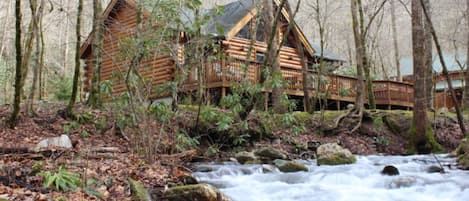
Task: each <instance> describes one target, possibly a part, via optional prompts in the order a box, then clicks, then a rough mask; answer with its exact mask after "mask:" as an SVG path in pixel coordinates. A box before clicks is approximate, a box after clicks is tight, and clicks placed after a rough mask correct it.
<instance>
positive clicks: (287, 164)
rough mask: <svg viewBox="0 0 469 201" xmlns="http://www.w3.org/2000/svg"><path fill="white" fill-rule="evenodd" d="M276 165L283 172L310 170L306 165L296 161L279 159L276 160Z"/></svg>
mask: <svg viewBox="0 0 469 201" xmlns="http://www.w3.org/2000/svg"><path fill="white" fill-rule="evenodd" d="M274 164H275V166H276V167H277V168H278V169H279V170H280V171H281V172H300V171H304V172H307V171H308V170H309V169H308V167H306V165H304V164H302V163H299V162H296V161H286V160H281V159H277V160H274Z"/></svg>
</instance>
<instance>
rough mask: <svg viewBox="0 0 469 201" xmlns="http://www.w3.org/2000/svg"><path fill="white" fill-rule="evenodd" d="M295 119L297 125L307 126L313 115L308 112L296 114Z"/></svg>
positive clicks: (294, 114)
mask: <svg viewBox="0 0 469 201" xmlns="http://www.w3.org/2000/svg"><path fill="white" fill-rule="evenodd" d="M293 118H295V120H296V123H298V124H300V125H306V124H307V123H308V122H310V121H311V120H312V119H313V115H312V114H310V113H307V112H294V113H293Z"/></svg>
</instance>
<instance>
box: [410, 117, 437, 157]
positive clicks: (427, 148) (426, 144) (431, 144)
mask: <svg viewBox="0 0 469 201" xmlns="http://www.w3.org/2000/svg"><path fill="white" fill-rule="evenodd" d="M411 121H412V120H411ZM408 139H409V142H410V143H409V149H408V153H409V154H415V153H419V154H429V153H442V152H443V151H444V149H443V147H442V146H441V145H440V144H439V143H438V142H437V141H436V138H435V135H434V134H433V128H432V126H431V124H430V123H427V129H426V131H425V134H424V135H417V134H416V131H415V126H414V124H413V123H412V124H411V128H410V131H409V137H408Z"/></svg>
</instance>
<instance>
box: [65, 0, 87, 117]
mask: <svg viewBox="0 0 469 201" xmlns="http://www.w3.org/2000/svg"><path fill="white" fill-rule="evenodd" d="M82 11H83V0H78V10H77V24H76V30H75V36H76V38H77V41H76V44H75V71H74V74H73V86H72V96H71V97H70V101H69V102H68V106H67V109H66V113H67V116H71V115H73V105H75V101H76V99H77V94H78V80H79V77H80V68H81V65H80V45H81V35H80V34H81V31H80V30H81V13H82Z"/></svg>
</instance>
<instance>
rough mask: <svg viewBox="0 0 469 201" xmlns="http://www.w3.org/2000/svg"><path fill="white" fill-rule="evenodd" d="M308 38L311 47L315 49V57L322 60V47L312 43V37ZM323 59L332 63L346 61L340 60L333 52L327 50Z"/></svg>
mask: <svg viewBox="0 0 469 201" xmlns="http://www.w3.org/2000/svg"><path fill="white" fill-rule="evenodd" d="M307 38H308V42H309V44H310V45H311V47H313V50H314V56H315V57H317V58H320V57H321V46H320V45H318V44H316V43H313V42H311V41H312V40H311V39H310V37H307ZM323 58H324V59H326V60H331V61H342V62H345V61H346V60H345V59H343V58H340V57H339V56H338V55H336V54H334V53H332V52H329V51H327V50H324V55H323Z"/></svg>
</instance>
